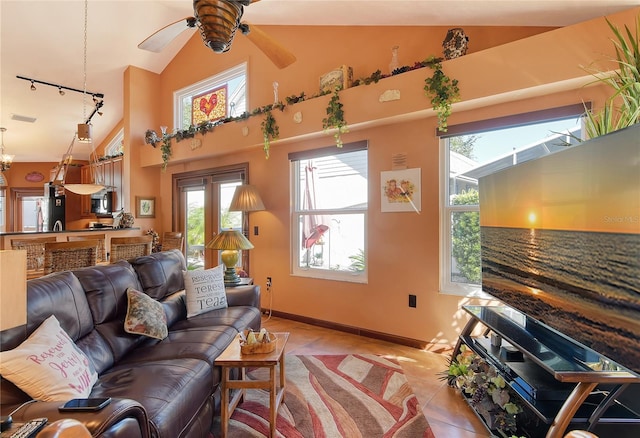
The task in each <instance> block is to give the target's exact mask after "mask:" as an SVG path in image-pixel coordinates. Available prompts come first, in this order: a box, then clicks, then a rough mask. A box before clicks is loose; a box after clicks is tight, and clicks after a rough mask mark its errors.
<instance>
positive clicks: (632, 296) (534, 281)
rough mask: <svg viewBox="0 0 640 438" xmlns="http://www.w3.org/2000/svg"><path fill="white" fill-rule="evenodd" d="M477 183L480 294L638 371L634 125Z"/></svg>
mask: <svg viewBox="0 0 640 438" xmlns="http://www.w3.org/2000/svg"><path fill="white" fill-rule="evenodd" d="M479 184H480V230H481V245H482V250H481V251H482V253H481V254H482V288H483V290H484V291H485V292H487V293H489V294H491V295H492V296H494V297H496V298H498V299H499V300H501V301H502V302H504V303H505V304H507V305H508V306H510V307H513V308H515V309H516V310H519V311H521V312H523V313H525V314H527V315H528V316H530V317H533V318H534V319H536V320H538V321H540V322H542V323H543V324H545V325H547V326H549V327H551V328H552V329H554V330H555V331H557V332H559V333H561V334H563V335H565V336H568V337H570V338H572V339H573V340H575V341H577V342H578V343H580V344H582V345H584V346H586V347H588V348H590V349H592V350H595V351H596V352H598V353H600V354H601V355H603V356H605V357H606V358H608V359H610V360H612V361H615V362H617V363H618V364H619V365H622V366H623V367H625V368H627V369H629V370H631V371H633V372H635V373H636V374H640V125H635V126H632V127H630V128H626V129H623V130H620V131H616V132H614V133H611V134H608V135H605V136H602V137H598V138H595V139H592V140H589V141H585V142H583V143H581V144H579V145H576V146H571V147H567V148H566V149H564V150H561V151H559V152H555V153H551V154H549V155H547V156H545V157H542V158H539V159H536V160H532V161H527V162H524V163H521V164H518V165H515V166H513V167H511V168H508V169H505V170H503V171H500V172H496V173H494V174H492V175H488V176H485V177H482V178H481V179H480V181H479ZM578 359H579V358H578Z"/></svg>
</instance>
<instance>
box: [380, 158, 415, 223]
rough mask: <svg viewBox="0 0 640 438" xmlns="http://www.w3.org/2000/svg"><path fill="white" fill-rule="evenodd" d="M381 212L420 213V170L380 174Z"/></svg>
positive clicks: (386, 171)
mask: <svg viewBox="0 0 640 438" xmlns="http://www.w3.org/2000/svg"><path fill="white" fill-rule="evenodd" d="M380 182H381V186H382V188H381V191H380V193H381V200H380V204H381V210H382V212H383V213H385V212H411V211H414V212H416V213H420V210H421V208H422V202H421V199H422V193H421V190H420V168H416V169H403V170H385V171H382V172H380Z"/></svg>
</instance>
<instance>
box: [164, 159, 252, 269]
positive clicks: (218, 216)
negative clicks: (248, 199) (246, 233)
mask: <svg viewBox="0 0 640 438" xmlns="http://www.w3.org/2000/svg"><path fill="white" fill-rule="evenodd" d="M246 175H247V166H246V164H245V165H240V166H234V167H224V168H215V169H207V170H204V171H195V172H187V173H183V174H176V175H174V176H173V182H174V197H173V199H174V208H173V211H174V218H173V223H174V227H173V228H174V230H176V231H182V233H183V235H184V236H185V243H186V244H185V256H186V259H187V268H188V269H192V270H193V269H206V268H210V267H212V266H216V265H218V264H219V263H220V260H219V255H218V251H215V250H209V249H207V248H206V244H207V243H208V242H209V241H210V240H211V239H212V238H213V236H214V235H215V234H217V233H218V232H220V231H221V230H229V229H235V230H239V231H242V223H243V222H242V220H243V218H242V214H243V213H241V212H230V211H229V205H230V204H231V199H232V198H233V194H234V192H235V189H236V187H237V186H239V185H241V184H243V183H245V182H246ZM239 260H240V262H239V265H240V266H241V267H242V264H243V263H245V264H248V257H240V258H239ZM244 268H245V269H248V266H244Z"/></svg>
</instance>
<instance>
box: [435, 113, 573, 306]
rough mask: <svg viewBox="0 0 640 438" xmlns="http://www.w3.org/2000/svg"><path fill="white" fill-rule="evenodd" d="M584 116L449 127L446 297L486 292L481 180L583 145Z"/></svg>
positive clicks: (444, 205)
mask: <svg viewBox="0 0 640 438" xmlns="http://www.w3.org/2000/svg"><path fill="white" fill-rule="evenodd" d="M583 111H584V107H583V106H582V105H576V106H573V105H572V106H570V107H562V108H558V109H556V110H548V111H540V112H536V113H528V114H525V115H520V116H517V117H516V116H514V117H509V118H504V119H497V120H492V121H488V122H482V123H478V124H469V125H467V126H465V125H460V126H457V127H456V126H451V127H449V132H448V134H447V137H445V138H442V139H441V142H440V143H441V160H440V161H441V182H440V184H441V208H440V211H441V214H442V217H441V221H440V224H441V231H440V236H441V238H440V242H441V250H440V256H441V266H442V269H441V271H440V272H441V279H440V289H441V291H442V292H444V293H453V294H461V295H472V294H476V293H480V292H481V280H482V272H481V260H480V193H479V190H478V179H479V178H480V177H482V176H485V175H489V174H491V173H493V172H496V171H499V170H501V169H504V168H507V167H510V166H513V165H515V164H517V163H521V162H524V161H527V160H531V159H535V158H538V157H541V156H543V155H546V154H549V153H552V152H555V151H558V150H561V149H563V148H565V147H567V146H568V145H572V144H575V143H577V142H578V141H579V140H578V139H579V138H580V136H581V123H580V115H581V114H582V113H583ZM527 118H528V120H527ZM516 123H517V124H516Z"/></svg>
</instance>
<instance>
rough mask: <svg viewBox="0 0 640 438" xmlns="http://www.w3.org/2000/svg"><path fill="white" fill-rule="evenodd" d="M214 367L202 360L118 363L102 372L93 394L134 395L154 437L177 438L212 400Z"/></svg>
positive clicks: (125, 396)
mask: <svg viewBox="0 0 640 438" xmlns="http://www.w3.org/2000/svg"><path fill="white" fill-rule="evenodd" d="M212 372H213V369H212V367H211V365H209V364H208V363H207V362H205V361H202V360H199V359H190V358H180V359H173V360H159V361H155V360H150V361H145V362H139V363H122V364H118V365H116V366H115V367H113V368H112V369H110V370H109V371H107V372H106V373H104V374H102V375H101V376H100V377H99V379H98V382H97V383H96V384H95V385H94V388H93V391H92V393H91V397H117V398H133V399H135V400H137V401H138V402H140V404H142V405H143V406H144V408H145V410H146V411H147V415H148V417H149V421H150V426H151V433H152V436H154V437H162V438H175V437H178V436H184V431H185V430H188V429H189V425H190V424H192V423H193V422H194V421H196V420H197V418H196V417H197V416H198V414H199V412H200V411H201V408H202V407H203V406H204V405H206V404H207V403H209V401H210V397H211V391H212V388H211V385H210V382H211V381H212V380H213V379H212Z"/></svg>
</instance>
